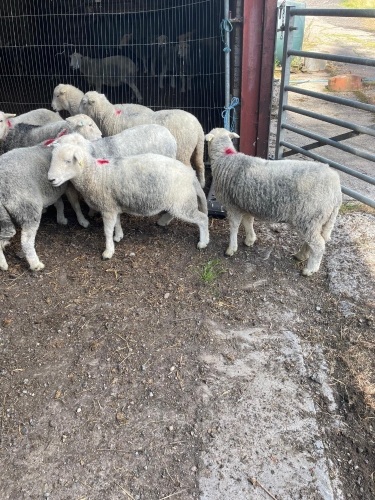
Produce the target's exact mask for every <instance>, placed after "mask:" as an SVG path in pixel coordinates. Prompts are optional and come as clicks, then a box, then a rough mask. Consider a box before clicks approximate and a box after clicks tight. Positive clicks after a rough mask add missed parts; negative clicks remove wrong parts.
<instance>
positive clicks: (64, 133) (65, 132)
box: [56, 128, 68, 139]
mask: <svg viewBox="0 0 375 500" xmlns="http://www.w3.org/2000/svg"><path fill="white" fill-rule="evenodd" d="M67 133H68V131H67V129H66V128H64V129H63V130H62V131H61V132H59V133H58V134H57V136H56V139H58V138H59V137H62V136H63V135H66V134H67Z"/></svg>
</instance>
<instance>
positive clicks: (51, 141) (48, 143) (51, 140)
mask: <svg viewBox="0 0 375 500" xmlns="http://www.w3.org/2000/svg"><path fill="white" fill-rule="evenodd" d="M53 141H55V138H53V139H47V140H46V141H44V142H43V146H49V145H50V144H52V143H53Z"/></svg>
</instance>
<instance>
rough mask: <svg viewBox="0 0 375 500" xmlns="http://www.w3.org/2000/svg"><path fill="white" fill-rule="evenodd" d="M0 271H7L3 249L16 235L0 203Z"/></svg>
mask: <svg viewBox="0 0 375 500" xmlns="http://www.w3.org/2000/svg"><path fill="white" fill-rule="evenodd" d="M0 228H1V230H0V269H1V270H2V271H7V270H8V264H7V261H6V259H5V255H4V252H3V250H4V248H5V247H6V246H7V245H9V240H10V239H11V238H12V237H13V236H14V235H15V234H16V228H15V227H14V224H13V222H12V220H11V218H10V216H9V214H8V212H7V210H6V209H5V207H4V206H3V205H2V204H1V203H0Z"/></svg>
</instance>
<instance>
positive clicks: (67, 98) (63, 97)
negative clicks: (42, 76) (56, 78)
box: [51, 83, 153, 116]
mask: <svg viewBox="0 0 375 500" xmlns="http://www.w3.org/2000/svg"><path fill="white" fill-rule="evenodd" d="M83 96H84V93H83V92H82V90H80V89H78V88H77V87H74V85H68V84H65V83H60V84H59V85H57V86H56V87H55V89H54V91H53V97H52V104H51V105H52V109H54V110H55V111H63V110H65V111H67V112H68V113H69V114H70V115H72V116H73V115H77V114H78V113H79V105H80V103H81V100H82V97H83ZM114 107H115V108H116V109H117V110H120V111H118V113H119V114H120V113H123V114H124V115H129V116H132V115H137V114H139V113H145V114H152V113H153V110H152V109H150V108H148V107H147V106H142V105H141V104H114Z"/></svg>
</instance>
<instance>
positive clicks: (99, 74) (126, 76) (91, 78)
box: [70, 52, 143, 102]
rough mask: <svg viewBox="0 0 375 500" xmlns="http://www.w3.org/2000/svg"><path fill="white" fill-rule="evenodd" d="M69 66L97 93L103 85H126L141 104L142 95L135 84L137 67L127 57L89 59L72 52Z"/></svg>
mask: <svg viewBox="0 0 375 500" xmlns="http://www.w3.org/2000/svg"><path fill="white" fill-rule="evenodd" d="M70 66H71V67H72V68H73V69H75V70H79V71H80V72H81V74H82V75H83V76H84V77H85V78H86V80H87V81H88V83H89V85H93V86H94V87H95V89H96V91H97V92H101V91H102V87H103V85H109V86H111V87H118V86H119V85H121V83H126V85H128V86H129V87H130V88H131V89H132V91H133V92H134V94H135V96H136V98H137V101H138V102H142V100H143V99H142V95H141V93H140V91H139V89H138V87H137V85H136V84H135V78H134V77H135V75H136V73H137V66H136V65H135V64H134V62H133V61H132V60H131V59H129V58H128V57H124V56H111V57H105V58H104V59H91V58H90V57H86V56H83V55H82V54H79V53H78V52H74V54H72V55H71V58H70Z"/></svg>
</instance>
